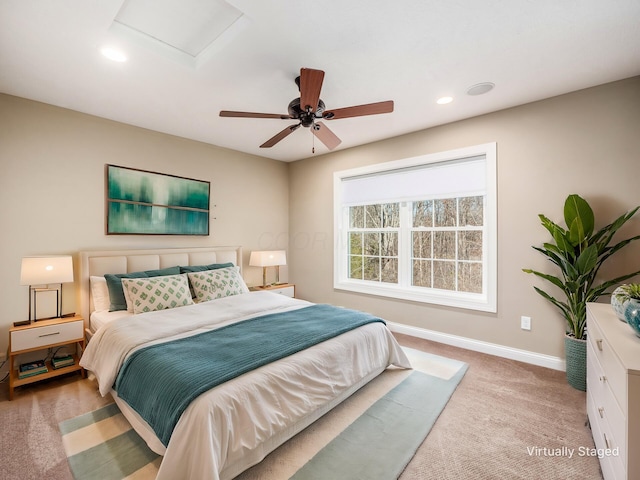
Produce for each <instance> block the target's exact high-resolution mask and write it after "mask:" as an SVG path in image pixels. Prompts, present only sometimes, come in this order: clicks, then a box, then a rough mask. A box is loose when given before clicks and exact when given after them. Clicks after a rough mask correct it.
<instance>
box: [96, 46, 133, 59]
mask: <svg viewBox="0 0 640 480" xmlns="http://www.w3.org/2000/svg"><path fill="white" fill-rule="evenodd" d="M100 53H102V55H104V56H105V57H107V58H108V59H109V60H113V61H114V62H126V61H127V57H126V56H125V54H124V53H122V52H121V51H120V50H116V49H115V48H111V47H104V48H103V49H101V50H100Z"/></svg>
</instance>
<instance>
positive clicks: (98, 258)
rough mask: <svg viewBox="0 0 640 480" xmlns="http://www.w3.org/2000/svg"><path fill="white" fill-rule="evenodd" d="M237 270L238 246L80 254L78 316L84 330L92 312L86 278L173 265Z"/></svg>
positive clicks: (88, 252) (238, 263)
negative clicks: (223, 265) (225, 266)
mask: <svg viewBox="0 0 640 480" xmlns="http://www.w3.org/2000/svg"><path fill="white" fill-rule="evenodd" d="M228 262H231V263H233V264H234V265H237V266H239V267H240V271H241V272H242V247H239V246H233V247H194V248H161V249H153V250H102V251H95V252H93V251H85V252H80V314H81V315H82V317H83V318H84V323H85V327H86V328H88V327H89V316H90V314H91V312H92V311H93V305H92V302H91V287H90V285H89V277H91V276H94V275H95V276H102V275H104V274H105V273H129V272H139V271H143V270H156V269H159V268H167V267H173V266H176V265H208V264H211V263H228Z"/></svg>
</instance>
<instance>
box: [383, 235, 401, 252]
mask: <svg viewBox="0 0 640 480" xmlns="http://www.w3.org/2000/svg"><path fill="white" fill-rule="evenodd" d="M380 239H381V241H380V247H381V248H380V255H382V256H383V257H397V256H398V234H397V233H395V232H394V233H388V232H384V233H382V234H380Z"/></svg>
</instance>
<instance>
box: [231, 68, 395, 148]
mask: <svg viewBox="0 0 640 480" xmlns="http://www.w3.org/2000/svg"><path fill="white" fill-rule="evenodd" d="M323 80H324V72H323V71H322V70H314V69H312V68H301V69H300V76H299V77H297V78H296V80H295V81H296V84H297V85H298V89H299V90H300V97H298V98H294V99H293V100H291V102H290V103H289V108H288V111H289V113H288V114H278V113H253V112H234V111H229V110H222V111H221V112H220V116H221V117H244V118H277V119H281V120H299V121H298V123H296V124H294V125H290V126H288V127H287V128H285V129H284V130H282V131H281V132H279V133H277V134H276V135H274V136H273V137H271V138H270V139H269V140H267V141H266V142H264V143H263V144H262V145H260V148H270V147H273V146H274V145H275V144H276V143H278V142H279V141H280V140H282V139H284V138H285V137H286V136H288V135H289V134H291V133H293V132H294V131H295V130H297V129H298V128H300V126H303V127H307V128H311V132H312V133H313V134H314V135H315V136H316V137H317V138H318V140H320V141H321V142H322V143H324V144H325V145H326V147H327V148H328V149H329V150H333V149H334V148H336V147H337V146H338V145H340V142H341V141H342V140H340V139H339V138H338V137H337V136H336V135H335V134H334V133H333V132H332V131H331V130H329V128H328V127H327V126H326V125H325V124H324V123H322V122H319V121H317V120H320V119H323V120H338V119H341V118H350V117H362V116H365V115H377V114H379V113H391V112H393V100H387V101H385V102H377V103H367V104H365V105H355V106H352V107H344V108H336V109H333V110H327V109H326V107H325V104H324V102H323V101H322V100H321V99H320V90H321V89H322V81H323Z"/></svg>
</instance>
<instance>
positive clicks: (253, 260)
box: [249, 250, 287, 267]
mask: <svg viewBox="0 0 640 480" xmlns="http://www.w3.org/2000/svg"><path fill="white" fill-rule="evenodd" d="M286 264H287V253H286V252H285V251H284V250H270V251H256V252H251V257H250V258H249V265H251V266H252V267H275V266H278V265H286Z"/></svg>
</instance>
